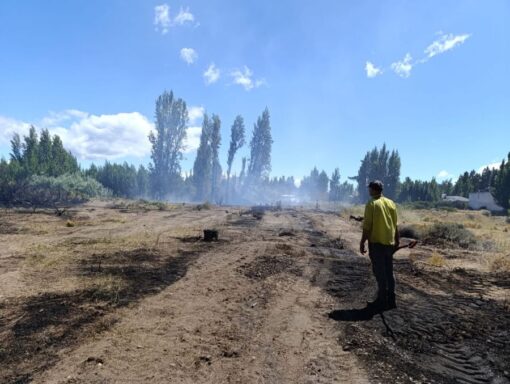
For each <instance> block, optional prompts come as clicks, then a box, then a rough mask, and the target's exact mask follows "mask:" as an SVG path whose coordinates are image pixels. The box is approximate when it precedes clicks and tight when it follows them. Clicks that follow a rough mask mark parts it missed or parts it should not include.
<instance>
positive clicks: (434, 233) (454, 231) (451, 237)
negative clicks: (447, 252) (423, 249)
mask: <svg viewBox="0 0 510 384" xmlns="http://www.w3.org/2000/svg"><path fill="white" fill-rule="evenodd" d="M426 239H427V242H429V243H448V244H452V245H457V246H459V247H461V248H469V247H470V246H473V245H475V244H476V238H475V236H474V235H473V234H472V233H471V232H470V231H469V230H467V229H466V228H465V227H464V226H463V225H462V224H458V223H436V224H434V225H433V226H432V227H431V228H429V230H428V231H427V234H426Z"/></svg>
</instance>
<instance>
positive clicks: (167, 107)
mask: <svg viewBox="0 0 510 384" xmlns="http://www.w3.org/2000/svg"><path fill="white" fill-rule="evenodd" d="M187 124H188V109H187V107H186V103H185V102H184V101H183V100H182V99H176V98H175V97H174V94H173V92H170V93H169V92H166V91H165V92H163V94H161V95H160V96H159V97H158V99H157V100H156V124H155V128H156V132H155V133H154V132H151V133H150V134H149V141H150V143H151V145H152V151H151V159H152V162H151V164H150V165H149V172H150V179H151V187H152V188H151V189H152V194H153V195H154V196H155V197H156V198H159V199H161V198H163V197H164V196H165V195H167V194H169V193H172V192H175V191H176V189H177V184H178V183H179V181H180V180H181V176H180V172H181V166H180V162H181V160H182V157H183V150H184V139H185V138H186V127H187Z"/></svg>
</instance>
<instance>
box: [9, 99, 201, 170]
mask: <svg viewBox="0 0 510 384" xmlns="http://www.w3.org/2000/svg"><path fill="white" fill-rule="evenodd" d="M203 114H204V108H203V107H190V109H189V116H190V125H191V126H190V127H188V128H187V137H186V140H185V141H184V146H185V149H184V152H193V151H195V150H196V149H197V148H198V145H199V143H200V134H201V132H202V129H201V127H200V126H195V125H196V124H199V123H200V119H201V118H202V116H203ZM35 126H36V128H46V129H48V130H49V131H50V133H51V134H52V135H58V136H60V138H61V139H62V141H63V143H64V146H65V147H66V148H67V149H69V150H70V151H71V152H72V153H73V154H74V155H75V156H76V157H78V159H79V160H95V161H102V160H115V159H119V158H125V157H127V156H135V157H144V156H148V155H149V154H150V151H151V145H150V142H149V139H148V136H149V133H150V132H151V131H153V130H154V124H153V123H152V122H151V121H150V120H149V119H148V118H147V117H146V116H144V115H142V114H141V113H139V112H127V113H126V112H124V113H116V114H105V115H93V114H89V113H87V112H83V111H78V110H75V109H69V110H65V111H61V112H50V113H49V114H48V116H45V117H43V118H42V119H41V120H40V121H39V122H38V123H37V124H35ZM29 129H30V124H29V123H26V122H23V121H19V120H16V119H12V118H8V117H4V116H0V145H8V144H9V142H10V140H11V139H12V135H13V134H14V133H19V134H20V135H26V134H27V133H28V130H29Z"/></svg>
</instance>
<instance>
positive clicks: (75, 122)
mask: <svg viewBox="0 0 510 384" xmlns="http://www.w3.org/2000/svg"><path fill="white" fill-rule="evenodd" d="M61 115H65V111H64V112H61ZM42 121H44V119H43V120H42ZM62 122H65V123H66V124H61V123H62ZM41 126H42V127H43V128H48V129H49V131H50V132H51V133H52V134H57V135H59V136H60V137H61V138H62V141H63V142H64V145H65V146H66V148H68V149H70V150H71V152H73V154H74V155H76V156H77V157H78V158H79V159H81V160H113V159H117V158H122V157H126V156H136V157H143V156H146V155H147V154H149V153H150V143H149V140H148V135H149V133H150V131H151V130H152V128H153V124H152V123H151V122H150V121H149V120H148V119H147V117H145V116H143V115H142V114H140V113H139V112H128V113H117V114H111V115H92V114H87V113H85V112H81V115H80V116H79V117H76V116H67V117H66V118H63V119H62V120H60V124H57V125H49V126H48V125H46V126H44V125H43V124H41Z"/></svg>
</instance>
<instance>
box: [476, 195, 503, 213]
mask: <svg viewBox="0 0 510 384" xmlns="http://www.w3.org/2000/svg"><path fill="white" fill-rule="evenodd" d="M468 205H469V208H471V209H488V210H489V211H491V212H503V211H504V210H505V209H504V208H503V207H501V206H500V205H498V203H496V200H495V199H494V196H492V193H490V192H474V193H470V194H469V203H468Z"/></svg>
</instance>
